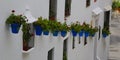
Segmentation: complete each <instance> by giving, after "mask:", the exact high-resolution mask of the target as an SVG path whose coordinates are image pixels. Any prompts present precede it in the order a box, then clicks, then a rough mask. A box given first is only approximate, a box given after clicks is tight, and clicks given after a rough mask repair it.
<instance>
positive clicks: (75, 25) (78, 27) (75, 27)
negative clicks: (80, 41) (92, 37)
mask: <svg viewBox="0 0 120 60" xmlns="http://www.w3.org/2000/svg"><path fill="white" fill-rule="evenodd" d="M70 29H71V30H74V31H76V32H80V31H81V30H82V29H83V27H82V26H81V25H80V24H79V22H76V23H72V24H71V27H70Z"/></svg>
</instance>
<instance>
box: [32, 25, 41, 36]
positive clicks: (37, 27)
mask: <svg viewBox="0 0 120 60" xmlns="http://www.w3.org/2000/svg"><path fill="white" fill-rule="evenodd" d="M34 27H35V31H36V35H39V36H40V35H41V34H42V27H41V26H39V25H35V26H34Z"/></svg>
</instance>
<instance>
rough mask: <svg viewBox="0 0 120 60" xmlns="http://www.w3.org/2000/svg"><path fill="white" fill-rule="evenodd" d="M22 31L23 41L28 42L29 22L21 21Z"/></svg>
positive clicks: (29, 35) (29, 36)
mask: <svg viewBox="0 0 120 60" xmlns="http://www.w3.org/2000/svg"><path fill="white" fill-rule="evenodd" d="M22 32H23V41H26V42H28V41H29V40H30V38H31V34H30V26H29V24H27V23H23V27H22Z"/></svg>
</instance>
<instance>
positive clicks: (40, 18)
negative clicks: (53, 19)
mask: <svg viewBox="0 0 120 60" xmlns="http://www.w3.org/2000/svg"><path fill="white" fill-rule="evenodd" d="M42 23H43V19H42V17H39V18H38V20H37V21H35V22H34V23H33V25H39V26H41V25H42Z"/></svg>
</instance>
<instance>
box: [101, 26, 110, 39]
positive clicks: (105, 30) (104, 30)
mask: <svg viewBox="0 0 120 60" xmlns="http://www.w3.org/2000/svg"><path fill="white" fill-rule="evenodd" d="M109 34H111V33H110V30H109V29H107V28H103V29H102V35H103V37H104V38H105V37H107V36H108V35H109Z"/></svg>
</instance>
